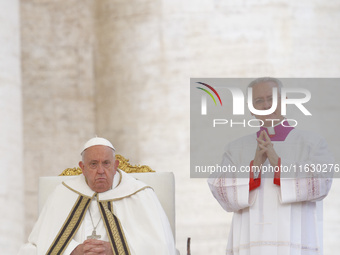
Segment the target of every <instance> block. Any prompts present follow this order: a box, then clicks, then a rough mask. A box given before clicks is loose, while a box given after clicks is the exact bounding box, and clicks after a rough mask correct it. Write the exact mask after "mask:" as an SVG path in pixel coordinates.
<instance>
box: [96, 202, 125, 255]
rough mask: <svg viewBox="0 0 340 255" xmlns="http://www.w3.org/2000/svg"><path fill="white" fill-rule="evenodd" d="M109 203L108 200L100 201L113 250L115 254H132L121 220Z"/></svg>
mask: <svg viewBox="0 0 340 255" xmlns="http://www.w3.org/2000/svg"><path fill="white" fill-rule="evenodd" d="M97 198H98V197H97ZM97 201H98V200H97ZM109 204H110V203H109V202H108V201H100V202H99V201H98V206H99V208H100V213H101V216H102V219H103V222H104V226H105V228H106V233H107V236H108V237H109V239H110V243H111V247H112V252H113V254H114V255H130V254H131V253H130V249H129V246H128V243H127V241H126V238H125V234H124V230H123V228H122V226H121V223H120V220H119V219H118V218H117V216H116V215H115V214H114V213H113V212H111V211H110V208H109Z"/></svg>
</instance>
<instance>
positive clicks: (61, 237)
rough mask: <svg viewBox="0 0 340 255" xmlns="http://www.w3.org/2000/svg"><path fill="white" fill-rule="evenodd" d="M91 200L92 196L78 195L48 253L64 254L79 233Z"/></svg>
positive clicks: (53, 254)
mask: <svg viewBox="0 0 340 255" xmlns="http://www.w3.org/2000/svg"><path fill="white" fill-rule="evenodd" d="M90 201H91V198H88V197H84V196H81V195H80V196H79V197H78V199H77V201H76V202H75V204H74V205H73V207H72V210H71V211H70V213H69V215H68V216H67V218H66V220H65V222H64V224H63V226H62V227H61V229H60V230H59V233H58V234H57V236H56V237H55V239H54V241H53V242H52V244H51V246H50V248H49V249H48V251H47V253H46V254H47V255H59V254H63V252H64V250H65V249H66V247H67V246H68V244H69V242H70V241H71V240H72V238H73V236H74V235H75V233H77V231H78V229H79V226H80V225H81V222H82V221H83V219H84V216H85V213H86V210H87V208H88V207H89V205H90Z"/></svg>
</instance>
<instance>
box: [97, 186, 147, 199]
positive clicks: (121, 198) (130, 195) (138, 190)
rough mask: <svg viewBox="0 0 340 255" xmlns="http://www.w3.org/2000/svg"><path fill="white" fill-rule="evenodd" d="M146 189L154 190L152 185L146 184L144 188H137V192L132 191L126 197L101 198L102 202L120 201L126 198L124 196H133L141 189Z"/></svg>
mask: <svg viewBox="0 0 340 255" xmlns="http://www.w3.org/2000/svg"><path fill="white" fill-rule="evenodd" d="M145 189H152V190H153V188H152V187H150V186H145V187H143V188H141V189H139V190H136V191H135V192H133V193H131V194H129V195H126V196H124V197H118V198H113V199H106V200H100V202H109V201H119V200H122V199H124V198H128V197H131V196H133V195H135V194H137V193H138V192H139V191H142V190H145Z"/></svg>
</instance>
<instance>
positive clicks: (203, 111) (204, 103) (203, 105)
mask: <svg viewBox="0 0 340 255" xmlns="http://www.w3.org/2000/svg"><path fill="white" fill-rule="evenodd" d="M197 83H198V84H201V85H203V86H205V87H207V88H209V89H210V90H211V91H212V92H214V93H215V95H216V96H217V98H218V100H219V101H220V104H221V106H222V100H221V97H220V95H219V94H218V93H217V91H216V90H215V89H214V88H213V87H212V86H210V85H208V84H206V83H203V82H197ZM197 88H198V89H201V90H203V91H204V92H206V93H207V94H208V95H209V96H210V97H211V98H212V99H213V100H214V103H215V105H217V103H216V100H215V98H214V96H213V95H212V94H211V93H210V92H209V90H207V89H204V88H201V87H197ZM201 102H202V103H201V114H202V115H207V97H206V94H203V95H202V101H201Z"/></svg>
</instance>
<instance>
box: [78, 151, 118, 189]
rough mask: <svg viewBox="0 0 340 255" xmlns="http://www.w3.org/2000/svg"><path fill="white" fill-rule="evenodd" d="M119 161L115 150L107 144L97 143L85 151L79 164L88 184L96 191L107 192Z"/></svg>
mask: <svg viewBox="0 0 340 255" xmlns="http://www.w3.org/2000/svg"><path fill="white" fill-rule="evenodd" d="M118 164H119V161H118V160H116V159H115V158H114V154H113V150H112V149H111V148H109V147H107V146H103V145H95V146H92V147H89V148H88V149H86V150H85V151H84V155H83V161H80V162H79V166H80V168H81V169H82V171H83V174H84V176H85V177H86V180H87V184H88V185H89V187H90V188H91V189H92V190H93V191H95V192H105V191H107V190H109V189H111V187H112V183H113V177H114V175H115V174H116V171H117V167H118Z"/></svg>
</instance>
